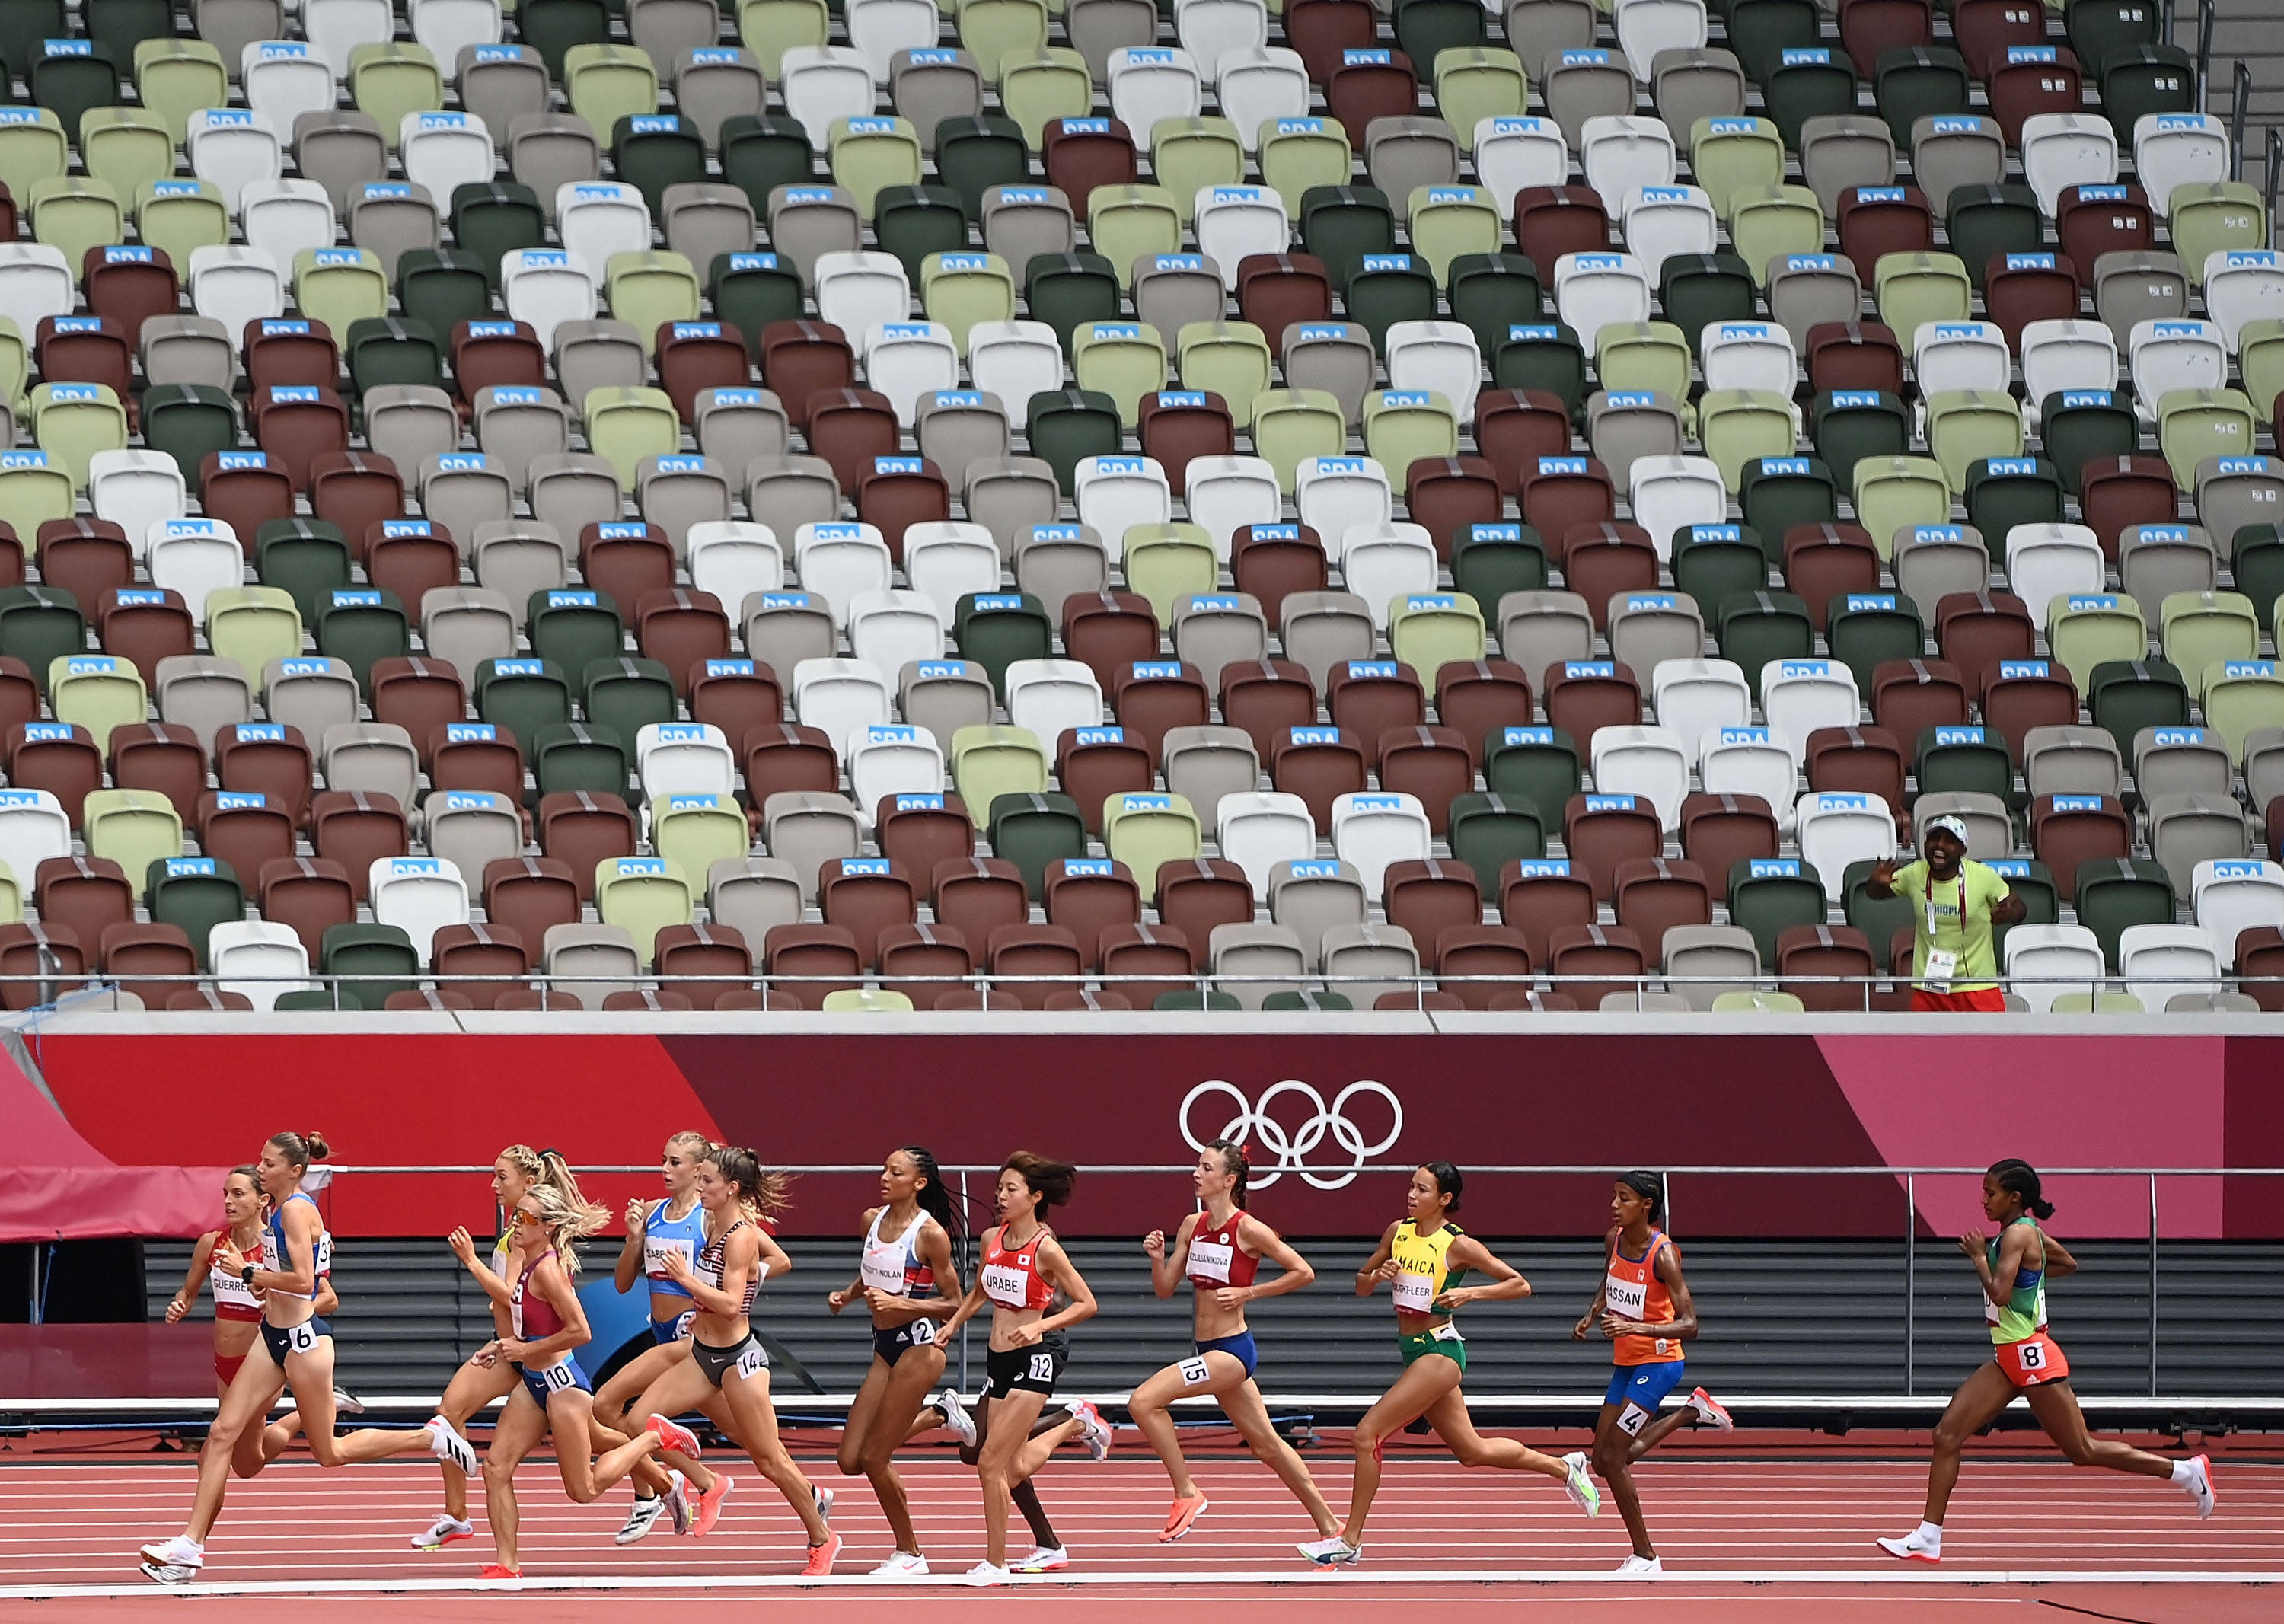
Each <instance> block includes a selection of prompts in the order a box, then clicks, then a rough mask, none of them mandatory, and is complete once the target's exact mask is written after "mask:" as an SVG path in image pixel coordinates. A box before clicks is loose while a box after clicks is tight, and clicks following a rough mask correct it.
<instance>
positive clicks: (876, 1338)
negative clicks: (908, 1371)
mask: <svg viewBox="0 0 2284 1624" xmlns="http://www.w3.org/2000/svg"><path fill="white" fill-rule="evenodd" d="M912 1347H935V1321H934V1320H932V1319H916V1320H907V1321H905V1322H904V1323H903V1324H901V1325H892V1326H890V1327H888V1329H886V1330H882V1329H881V1328H880V1326H878V1325H875V1326H874V1327H873V1328H872V1351H873V1352H874V1353H876V1354H878V1355H880V1358H881V1361H882V1362H884V1363H887V1364H890V1365H893V1364H895V1363H896V1361H897V1360H899V1359H901V1358H903V1356H904V1350H905V1349H907V1348H912Z"/></svg>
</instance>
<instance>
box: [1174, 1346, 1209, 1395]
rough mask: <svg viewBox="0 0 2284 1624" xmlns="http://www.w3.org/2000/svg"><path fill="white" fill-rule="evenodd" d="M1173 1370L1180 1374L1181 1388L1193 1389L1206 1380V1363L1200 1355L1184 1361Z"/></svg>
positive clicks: (1203, 1356)
mask: <svg viewBox="0 0 2284 1624" xmlns="http://www.w3.org/2000/svg"><path fill="white" fill-rule="evenodd" d="M1174 1368H1175V1369H1176V1370H1179V1371H1180V1372H1181V1373H1182V1386H1185V1387H1194V1386H1197V1385H1198V1384H1199V1383H1200V1382H1201V1381H1203V1380H1205V1378H1206V1361H1205V1355H1202V1354H1200V1355H1195V1356H1194V1357H1192V1358H1188V1359H1185V1360H1183V1361H1181V1362H1179V1363H1178V1364H1177V1365H1175V1367H1174Z"/></svg>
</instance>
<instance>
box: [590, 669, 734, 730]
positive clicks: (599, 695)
mask: <svg viewBox="0 0 2284 1624" xmlns="http://www.w3.org/2000/svg"><path fill="white" fill-rule="evenodd" d="M579 682H580V687H581V689H582V697H581V699H580V702H579V708H580V709H581V710H582V711H583V712H584V713H585V714H586V717H587V721H588V722H589V723H591V725H593V726H595V727H598V728H606V729H608V730H611V731H612V732H614V733H616V734H617V735H618V736H619V737H620V738H634V737H635V736H636V735H637V734H638V733H640V732H641V731H642V730H643V729H644V728H645V727H647V726H649V725H650V724H652V723H653V722H655V723H658V724H660V725H661V726H663V725H665V724H667V723H669V722H676V721H678V720H679V719H680V718H679V717H678V715H677V713H676V709H675V703H674V675H673V673H671V672H669V670H668V669H667V668H666V667H665V666H664V665H663V664H661V662H660V661H658V660H637V659H634V658H632V657H630V656H629V655H625V654H620V655H616V656H614V657H613V658H611V659H609V660H590V661H589V662H588V663H587V664H586V665H585V666H584V667H583V668H581V670H580V677H579ZM732 747H733V748H734V746H732Z"/></svg>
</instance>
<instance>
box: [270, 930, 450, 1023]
mask: <svg viewBox="0 0 2284 1624" xmlns="http://www.w3.org/2000/svg"><path fill="white" fill-rule="evenodd" d="M318 957H319V960H320V963H321V964H322V967H323V969H324V971H325V974H327V975H339V976H381V977H387V978H388V979H387V980H370V981H367V980H359V981H350V982H347V983H345V984H343V986H342V988H341V992H342V1003H343V1004H344V1005H345V1006H346V1004H347V1003H348V1000H349V999H350V998H355V999H356V1001H357V1002H358V1003H360V1004H362V1005H363V1006H364V1008H366V1009H369V1010H377V1009H379V1008H380V1007H381V1005H382V1004H383V1003H387V1000H388V995H390V994H391V993H400V992H411V991H412V990H414V989H415V988H418V985H419V978H420V952H419V949H417V948H415V947H414V946H413V945H412V938H411V936H409V935H407V934H405V933H404V931H403V928H402V927H401V926H398V925H327V926H325V935H324V936H323V937H322V938H320V939H319V941H318ZM280 1002H283V1000H282V999H281V1000H280Z"/></svg>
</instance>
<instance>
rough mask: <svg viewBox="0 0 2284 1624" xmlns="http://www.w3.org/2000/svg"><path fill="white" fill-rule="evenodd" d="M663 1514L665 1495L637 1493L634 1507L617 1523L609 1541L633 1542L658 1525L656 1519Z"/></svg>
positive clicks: (615, 1542)
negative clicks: (617, 1527) (620, 1522)
mask: <svg viewBox="0 0 2284 1624" xmlns="http://www.w3.org/2000/svg"><path fill="white" fill-rule="evenodd" d="M677 1475H678V1474H677ZM665 1515H666V1496H665V1495H636V1496H635V1503H634V1509H633V1510H631V1511H629V1512H628V1513H627V1519H626V1521H625V1522H623V1523H622V1524H620V1525H619V1531H618V1532H617V1533H616V1534H613V1535H612V1536H611V1543H612V1544H614V1545H631V1544H633V1543H634V1542H636V1541H637V1540H639V1539H641V1538H642V1536H643V1535H644V1534H648V1533H649V1532H650V1531H651V1530H652V1529H653V1528H655V1527H656V1526H658V1519H660V1518H661V1517H663V1516H665Z"/></svg>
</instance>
